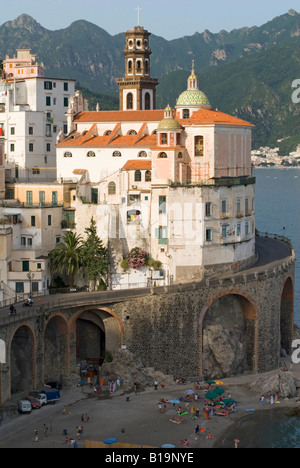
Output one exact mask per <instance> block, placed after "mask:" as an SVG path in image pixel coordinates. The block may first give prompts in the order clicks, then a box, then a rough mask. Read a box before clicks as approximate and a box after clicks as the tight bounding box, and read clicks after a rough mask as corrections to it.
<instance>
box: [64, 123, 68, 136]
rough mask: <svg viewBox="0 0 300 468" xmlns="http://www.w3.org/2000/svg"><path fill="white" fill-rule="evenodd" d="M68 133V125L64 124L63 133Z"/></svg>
mask: <svg viewBox="0 0 300 468" xmlns="http://www.w3.org/2000/svg"><path fill="white" fill-rule="evenodd" d="M67 133H68V125H67V124H64V134H65V135H66V134H67Z"/></svg>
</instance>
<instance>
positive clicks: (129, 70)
mask: <svg viewBox="0 0 300 468" xmlns="http://www.w3.org/2000/svg"><path fill="white" fill-rule="evenodd" d="M128 72H129V73H131V72H132V60H128Z"/></svg>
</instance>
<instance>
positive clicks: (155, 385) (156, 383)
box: [154, 380, 158, 390]
mask: <svg viewBox="0 0 300 468" xmlns="http://www.w3.org/2000/svg"><path fill="white" fill-rule="evenodd" d="M157 388H158V381H157V380H155V382H154V390H157Z"/></svg>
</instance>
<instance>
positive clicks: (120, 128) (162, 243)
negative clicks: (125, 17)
mask: <svg viewBox="0 0 300 468" xmlns="http://www.w3.org/2000/svg"><path fill="white" fill-rule="evenodd" d="M149 36H150V34H149V33H148V31H146V30H144V28H142V27H140V26H138V27H136V28H134V29H133V30H130V31H127V32H126V33H125V37H126V47H125V50H124V55H125V77H124V78H121V79H118V80H117V83H118V85H119V90H120V110H119V111H95V112H89V111H87V110H86V104H85V102H84V100H83V98H82V96H81V93H80V92H76V93H75V96H74V97H73V98H71V99H70V101H69V108H68V111H67V122H68V135H67V137H66V138H63V137H62V138H59V139H58V144H57V148H56V149H57V165H56V169H57V180H58V182H59V183H67V182H69V183H70V182H72V183H73V184H76V196H75V197H74V202H73V205H72V209H71V210H69V211H70V213H69V216H70V221H71V222H73V223H74V226H75V225H76V227H75V230H76V232H77V233H79V234H83V233H84V229H85V228H86V227H87V225H88V224H89V222H90V218H91V217H92V216H93V217H94V218H95V219H96V221H97V226H98V233H99V235H100V237H101V238H102V239H103V241H104V242H106V243H107V244H108V245H109V246H110V249H111V251H112V257H113V259H114V262H113V266H112V270H111V273H112V276H111V284H110V286H111V287H112V288H122V287H134V286H146V285H149V284H153V281H154V282H155V284H160V285H163V284H172V283H175V282H176V283H178V282H184V281H192V280H199V279H202V278H204V277H205V276H206V275H213V274H214V273H215V272H217V271H218V272H220V271H224V272H225V271H226V270H227V271H228V270H232V269H233V268H241V267H242V266H243V265H249V264H251V262H253V260H254V256H255V211H254V197H255V179H254V178H253V177H252V166H251V131H252V125H251V124H249V123H248V122H245V121H243V120H240V119H238V118H236V117H232V116H230V115H227V114H224V113H222V112H219V111H217V110H214V109H212V108H211V106H210V103H209V100H208V98H207V96H206V95H205V94H204V93H203V92H202V91H201V90H199V82H198V78H197V76H196V75H195V72H194V65H193V67H192V73H191V75H190V76H189V78H188V84H187V89H186V90H185V91H183V93H182V94H181V95H180V96H179V97H178V100H177V103H176V106H175V109H171V108H170V106H167V107H166V108H165V109H164V110H158V109H156V108H155V89H156V86H157V84H158V81H157V80H156V79H152V78H151V76H150V55H151V50H150V48H149ZM135 247H139V248H141V249H143V250H145V251H146V252H147V254H148V256H149V257H151V258H152V259H154V260H155V261H157V262H159V264H160V265H161V266H160V268H159V270H158V271H157V270H153V268H151V267H149V268H146V267H144V268H143V269H141V270H138V271H137V270H132V269H127V270H126V271H124V269H123V268H122V267H121V262H122V259H123V258H125V257H126V256H127V255H128V253H129V252H130V250H131V249H133V248H135Z"/></svg>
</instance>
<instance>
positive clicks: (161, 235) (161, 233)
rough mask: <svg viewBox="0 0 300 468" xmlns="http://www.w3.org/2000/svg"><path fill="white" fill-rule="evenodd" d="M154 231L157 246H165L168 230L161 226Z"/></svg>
mask: <svg viewBox="0 0 300 468" xmlns="http://www.w3.org/2000/svg"><path fill="white" fill-rule="evenodd" d="M155 231H156V235H155V237H156V238H158V243H159V245H166V244H167V243H168V228H167V227H162V226H161V227H159V228H158V229H156V230H155Z"/></svg>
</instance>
